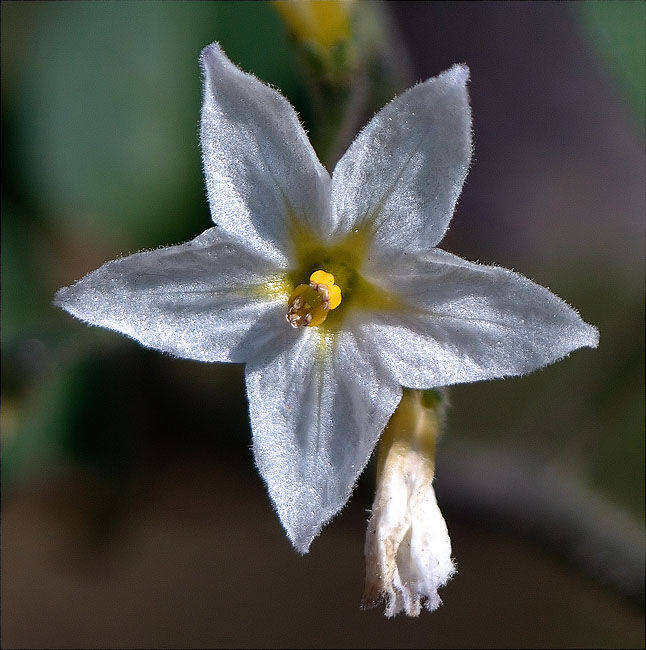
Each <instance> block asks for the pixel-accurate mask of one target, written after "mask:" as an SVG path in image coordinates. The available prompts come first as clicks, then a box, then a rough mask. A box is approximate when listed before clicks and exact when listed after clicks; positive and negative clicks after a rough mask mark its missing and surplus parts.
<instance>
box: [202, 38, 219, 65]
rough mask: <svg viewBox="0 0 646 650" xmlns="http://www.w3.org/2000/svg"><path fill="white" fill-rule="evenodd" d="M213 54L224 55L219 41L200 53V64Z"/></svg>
mask: <svg viewBox="0 0 646 650" xmlns="http://www.w3.org/2000/svg"><path fill="white" fill-rule="evenodd" d="M211 54H215V55H218V54H224V52H223V50H222V47H221V46H220V44H219V43H218V42H217V41H213V43H209V45H207V46H206V47H204V48H202V51H201V52H200V62H202V61H204V59H206V58H207V57H208V56H209V55H211Z"/></svg>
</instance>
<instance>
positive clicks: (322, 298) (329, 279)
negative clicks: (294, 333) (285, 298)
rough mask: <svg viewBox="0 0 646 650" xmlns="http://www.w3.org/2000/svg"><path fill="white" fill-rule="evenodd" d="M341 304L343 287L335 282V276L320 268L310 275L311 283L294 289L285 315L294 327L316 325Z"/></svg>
mask: <svg viewBox="0 0 646 650" xmlns="http://www.w3.org/2000/svg"><path fill="white" fill-rule="evenodd" d="M340 304H341V288H340V287H339V286H338V285H336V284H334V276H333V275H332V274H331V273H327V272H326V271H323V270H321V269H319V270H318V271H314V273H312V275H310V282H309V284H299V285H298V286H297V287H296V289H294V291H292V293H291V295H290V296H289V304H288V307H287V314H286V316H285V317H286V318H287V322H288V323H289V324H290V325H291V326H292V327H315V326H316V325H320V324H321V323H322V322H323V321H324V320H325V319H326V318H327V315H328V313H329V312H330V310H332V309H336V308H337V307H338V306H339V305H340Z"/></svg>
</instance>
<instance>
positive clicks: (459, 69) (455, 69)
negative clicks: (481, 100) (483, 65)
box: [444, 63, 470, 86]
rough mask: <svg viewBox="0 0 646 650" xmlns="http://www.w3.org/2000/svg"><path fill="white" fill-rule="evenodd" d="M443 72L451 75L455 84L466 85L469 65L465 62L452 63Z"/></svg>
mask: <svg viewBox="0 0 646 650" xmlns="http://www.w3.org/2000/svg"><path fill="white" fill-rule="evenodd" d="M444 74H445V75H446V76H447V77H448V76H450V77H452V78H453V80H454V82H455V83H456V84H460V85H462V86H466V84H467V81H469V76H470V71H469V66H468V65H467V64H466V63H456V64H454V65H452V66H451V67H450V68H449V69H448V70H447V71H446V72H445V73H444Z"/></svg>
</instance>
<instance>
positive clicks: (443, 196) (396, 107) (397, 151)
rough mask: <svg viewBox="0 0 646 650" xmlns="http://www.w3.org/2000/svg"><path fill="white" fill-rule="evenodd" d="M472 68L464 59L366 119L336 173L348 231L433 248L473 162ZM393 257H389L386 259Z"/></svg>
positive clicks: (391, 243) (335, 195) (378, 241)
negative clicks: (469, 89) (359, 230)
mask: <svg viewBox="0 0 646 650" xmlns="http://www.w3.org/2000/svg"><path fill="white" fill-rule="evenodd" d="M468 78H469V70H468V68H467V67H466V66H464V65H456V66H453V67H452V68H451V69H449V70H447V71H446V72H444V73H442V74H440V75H438V76H437V77H434V78H432V79H428V80H427V81H425V82H424V83H420V84H418V85H416V86H414V87H412V88H410V89H408V90H407V91H406V92H404V93H403V94H401V95H399V96H398V97H396V98H395V99H394V100H393V101H391V102H390V103H389V104H388V105H386V106H385V107H384V108H383V109H381V111H379V113H377V115H375V116H374V117H373V118H372V120H371V121H370V122H369V123H368V124H367V125H366V127H365V128H364V129H363V131H362V132H361V133H360V134H359V136H358V137H357V139H356V140H355V141H354V142H353V143H352V145H351V146H350V148H349V149H348V151H347V152H346V153H345V155H344V156H343V157H342V158H341V160H340V161H339V163H338V164H337V166H336V168H335V170H334V173H333V175H332V203H333V205H334V207H335V209H336V212H337V214H338V219H339V227H340V228H342V229H344V230H345V231H346V232H347V231H350V230H351V229H353V228H368V229H369V230H371V231H372V232H373V233H374V242H373V254H375V253H379V252H380V249H381V247H382V246H383V247H388V248H391V249H395V250H398V249H399V250H406V251H408V252H413V251H415V250H428V249H429V248H430V247H432V246H435V245H436V244H437V243H438V242H439V241H440V240H441V239H442V237H443V236H444V233H445V232H446V229H447V228H448V225H449V221H450V220H451V217H452V216H453V210H454V208H455V204H456V202H457V200H458V196H459V195H460V192H461V191H462V185H463V183H464V179H465V178H466V175H467V171H468V169H469V164H470V161H471V150H472V144H471V109H470V107H469V96H468V93H467V89H466V82H467V80H468ZM384 262H385V263H387V260H385V259H384Z"/></svg>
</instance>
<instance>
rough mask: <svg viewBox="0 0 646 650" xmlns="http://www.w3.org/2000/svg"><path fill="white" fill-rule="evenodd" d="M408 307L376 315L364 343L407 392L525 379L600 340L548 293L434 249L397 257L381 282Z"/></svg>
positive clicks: (369, 320) (510, 274) (374, 274)
mask: <svg viewBox="0 0 646 650" xmlns="http://www.w3.org/2000/svg"><path fill="white" fill-rule="evenodd" d="M370 273H371V277H373V278H374V279H375V280H376V281H377V282H378V283H379V284H380V285H381V286H383V287H384V288H385V289H386V290H387V291H390V292H392V293H393V294H395V295H396V296H397V297H398V298H399V300H401V301H402V302H403V303H404V304H405V305H407V307H406V308H403V309H402V310H400V311H396V310H393V311H390V312H385V311H383V312H373V313H371V314H370V316H369V317H368V318H366V321H365V322H364V325H363V327H362V336H363V337H364V338H365V340H367V341H370V347H371V348H374V349H376V350H378V351H379V354H380V355H381V358H382V361H383V362H384V363H385V365H386V366H387V368H388V369H389V371H390V372H391V374H392V376H393V377H394V378H395V379H396V380H397V381H398V382H400V383H401V384H402V385H404V386H409V387H414V388H430V387H433V386H446V385H449V384H456V383H463V382H470V381H478V380H481V379H493V378H496V377H504V376H509V375H523V374H525V373H528V372H531V371H532V370H536V369H538V368H541V367H542V366H545V365H547V364H549V363H553V362H554V361H557V360H559V359H561V358H562V357H564V356H566V355H567V354H568V353H570V352H572V351H573V350H576V349H577V348H579V347H583V346H588V347H596V346H597V344H598V340H599V333H598V331H597V329H596V328H595V327H592V326H591V325H588V324H587V323H584V322H583V320H581V317H580V316H579V315H578V314H577V312H576V311H575V310H574V309H572V308H571V307H569V306H568V305H567V304H566V303H565V302H563V301H562V300H561V299H560V298H558V297H557V296H555V295H554V294H553V293H551V292H550V291H549V290H547V289H545V288H544V287H541V286H539V285H537V284H535V283H534V282H532V281H531V280H528V279H527V278H525V277H523V276H522V275H519V274H517V273H513V272H512V271H508V270H506V269H501V268H498V267H495V266H482V265H479V264H475V263H473V262H467V261H466V260H463V259H461V258H459V257H456V256H455V255H451V254H450V253H446V252H444V251H442V250H439V249H434V250H432V251H430V252H429V253H427V254H425V255H424V256H423V257H419V258H417V259H415V258H414V256H412V255H406V256H404V255H401V256H399V257H398V258H396V257H392V258H391V266H390V268H389V269H388V273H387V274H384V275H382V276H381V277H380V278H377V273H378V270H377V269H374V270H372V271H370Z"/></svg>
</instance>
